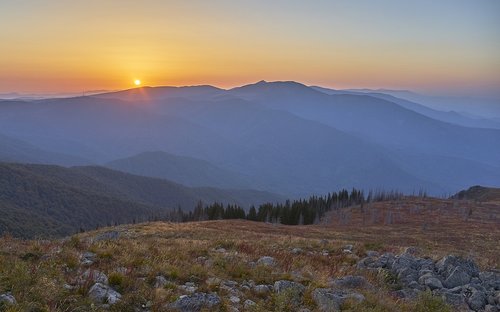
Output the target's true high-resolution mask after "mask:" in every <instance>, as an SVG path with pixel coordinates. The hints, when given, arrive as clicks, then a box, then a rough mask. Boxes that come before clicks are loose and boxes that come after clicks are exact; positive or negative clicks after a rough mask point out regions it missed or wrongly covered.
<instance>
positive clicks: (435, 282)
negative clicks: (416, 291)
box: [424, 277, 443, 290]
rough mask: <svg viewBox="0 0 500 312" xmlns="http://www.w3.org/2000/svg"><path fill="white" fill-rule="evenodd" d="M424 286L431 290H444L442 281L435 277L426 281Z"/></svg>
mask: <svg viewBox="0 0 500 312" xmlns="http://www.w3.org/2000/svg"><path fill="white" fill-rule="evenodd" d="M424 285H425V286H427V287H429V288H430V289H431V290H434V289H440V288H443V284H442V283H441V281H440V280H439V279H437V278H435V277H429V278H427V279H426V280H425V281H424Z"/></svg>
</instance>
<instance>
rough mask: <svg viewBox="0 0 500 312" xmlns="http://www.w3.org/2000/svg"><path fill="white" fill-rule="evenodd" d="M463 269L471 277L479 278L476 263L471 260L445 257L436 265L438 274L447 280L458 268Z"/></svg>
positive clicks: (450, 256)
mask: <svg viewBox="0 0 500 312" xmlns="http://www.w3.org/2000/svg"><path fill="white" fill-rule="evenodd" d="M459 266H460V267H461V268H462V270H463V271H465V272H466V273H467V274H468V275H469V276H470V277H478V276H479V269H478V267H477V265H476V264H475V263H474V261H472V260H469V259H462V258H460V257H456V256H452V255H449V256H445V257H443V258H442V259H441V260H439V261H438V262H437V263H436V269H437V270H438V273H439V274H441V275H443V276H444V277H445V278H447V277H448V276H449V275H450V274H451V273H453V271H454V270H455V269H456V267H459Z"/></svg>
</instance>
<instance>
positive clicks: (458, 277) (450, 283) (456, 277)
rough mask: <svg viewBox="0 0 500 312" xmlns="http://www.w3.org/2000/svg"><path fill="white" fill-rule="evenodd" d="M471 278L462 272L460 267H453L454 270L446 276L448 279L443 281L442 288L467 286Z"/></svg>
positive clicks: (465, 272) (464, 271)
mask: <svg viewBox="0 0 500 312" xmlns="http://www.w3.org/2000/svg"><path fill="white" fill-rule="evenodd" d="M470 279H471V276H470V275H469V274H468V273H467V271H466V270H464V269H463V268H462V267H461V266H458V267H455V269H454V270H453V271H452V272H451V273H450V274H449V275H448V278H446V280H445V281H444V286H446V288H453V287H457V286H462V285H465V284H468V283H469V281H470Z"/></svg>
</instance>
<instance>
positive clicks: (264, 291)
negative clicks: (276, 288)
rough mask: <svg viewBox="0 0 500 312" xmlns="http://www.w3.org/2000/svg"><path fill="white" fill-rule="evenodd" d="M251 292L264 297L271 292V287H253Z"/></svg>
mask: <svg viewBox="0 0 500 312" xmlns="http://www.w3.org/2000/svg"><path fill="white" fill-rule="evenodd" d="M253 291H254V292H255V293H256V294H258V295H265V294H267V293H268V292H270V291H271V286H268V285H255V287H254V288H253Z"/></svg>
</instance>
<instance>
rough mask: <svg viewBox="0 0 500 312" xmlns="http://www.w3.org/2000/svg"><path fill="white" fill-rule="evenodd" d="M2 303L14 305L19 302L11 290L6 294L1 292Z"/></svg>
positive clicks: (0, 302)
mask: <svg viewBox="0 0 500 312" xmlns="http://www.w3.org/2000/svg"><path fill="white" fill-rule="evenodd" d="M0 304H4V305H11V304H12V305H14V304H17V301H16V298H14V296H12V294H11V293H10V292H8V293H5V294H0Z"/></svg>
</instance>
